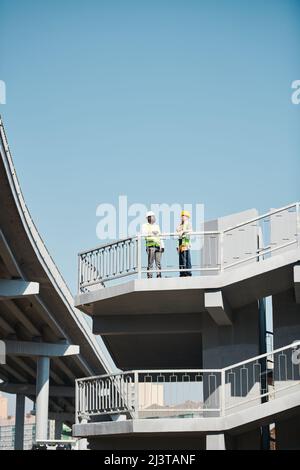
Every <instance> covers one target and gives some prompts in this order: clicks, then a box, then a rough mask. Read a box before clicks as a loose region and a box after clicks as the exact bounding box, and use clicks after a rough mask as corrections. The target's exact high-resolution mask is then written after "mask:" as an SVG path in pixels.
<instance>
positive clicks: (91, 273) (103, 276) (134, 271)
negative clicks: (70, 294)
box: [78, 203, 300, 292]
mask: <svg viewBox="0 0 300 470" xmlns="http://www.w3.org/2000/svg"><path fill="white" fill-rule="evenodd" d="M299 207H300V205H299V203H293V204H289V205H286V206H284V207H281V208H279V209H274V210H271V211H269V212H267V213H265V214H263V215H260V216H256V217H252V218H250V219H248V220H246V221H244V222H241V223H238V224H236V225H234V226H231V227H227V228H225V229H222V230H207V231H205V230H202V231H191V232H189V235H190V237H191V238H193V237H194V238H195V237H200V238H198V243H199V255H200V260H201V261H200V264H199V263H198V265H197V264H194V263H193V265H192V267H191V268H189V269H187V268H178V267H177V263H176V262H175V259H174V252H173V255H172V253H171V255H170V254H169V253H170V252H169V250H168V249H165V252H166V253H167V255H168V256H171V257H172V256H173V262H172V266H170V265H165V266H163V267H162V268H160V269H153V270H150V269H148V268H147V270H146V269H145V267H144V266H143V265H142V263H143V264H145V263H146V259H145V260H144V261H142V259H144V256H145V254H142V253H143V252H142V250H141V247H142V243H141V241H142V240H143V239H146V238H147V235H146V234H143V233H139V234H137V235H134V236H132V237H126V238H122V239H120V240H115V241H112V242H109V243H104V244H101V245H98V246H97V247H95V248H93V249H92V250H85V251H82V252H80V253H79V255H78V257H79V276H78V280H79V284H78V290H79V292H80V291H82V289H83V288H85V287H88V286H92V285H95V284H99V283H100V282H103V283H104V282H110V281H113V280H116V279H120V278H123V277H125V276H131V275H137V276H138V278H141V277H142V275H143V274H145V273H148V275H149V277H151V276H152V273H154V272H156V273H158V272H160V273H175V272H180V271H184V272H187V271H190V272H195V273H199V274H200V275H201V274H205V271H210V272H211V274H214V273H218V272H220V273H221V272H223V271H224V270H227V269H230V268H233V267H236V266H239V265H241V264H243V265H244V264H245V263H250V262H252V261H253V260H254V261H263V260H264V259H266V257H271V256H275V255H274V253H275V252H277V251H279V250H281V249H287V248H289V249H292V245H295V244H297V246H298V247H300V208H299ZM292 208H294V209H295V211H293V216H294V218H293V219H291V221H290V222H289V223H288V224H287V228H286V238H285V239H282V236H281V235H279V232H278V240H277V239H276V238H275V239H274V236H273V237H272V239H271V242H272V240H273V243H271V244H270V242H269V241H268V238H269V237H270V236H271V234H273V232H271V230H272V226H269V225H268V228H267V230H268V232H266V231H265V228H264V226H262V225H261V223H260V224H257V225H256V232H255V233H256V235H257V236H255V233H253V234H251V235H250V234H249V233H248V231H247V230H243V232H244V231H245V232H246V237H245V238H244V235H243V234H241V235H240V234H239V229H241V228H242V227H247V226H249V225H250V224H253V223H255V222H258V221H264V220H266V218H271V217H272V216H274V215H275V216H276V214H280V213H283V212H284V211H289V212H291V211H290V209H292ZM267 221H268V222H270V220H267ZM283 222H284V223H285V219H283ZM291 223H292V224H295V228H294V225H291ZM274 233H275V237H276V226H275V231H274ZM229 234H230V235H234V237H233V238H234V240H233V245H232V242H231V239H230V237H229V238H228V235H229ZM226 235H227V236H226ZM225 236H226V237H225ZM159 237H160V239H161V240H167V239H170V238H171V239H172V238H173V239H178V238H179V234H178V233H177V232H162V233H161V234H159ZM249 237H250V238H249ZM264 238H265V242H266V243H268V246H264ZM227 240H228V241H227ZM285 240H289V241H288V242H285ZM235 242H236V243H235ZM274 242H275V243H274ZM243 243H244V245H243ZM273 245H275V246H273ZM194 246H196V245H194ZM195 250H198V249H197V248H195ZM247 255H250V256H247ZM165 256H166V255H164V259H165ZM236 260H238V261H236ZM103 286H104V287H105V284H104V285H103Z"/></svg>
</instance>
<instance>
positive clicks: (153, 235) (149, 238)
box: [142, 211, 164, 278]
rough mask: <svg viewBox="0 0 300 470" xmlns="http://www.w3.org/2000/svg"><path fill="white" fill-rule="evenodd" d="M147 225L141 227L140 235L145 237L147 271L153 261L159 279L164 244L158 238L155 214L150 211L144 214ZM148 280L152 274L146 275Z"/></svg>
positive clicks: (159, 232)
mask: <svg viewBox="0 0 300 470" xmlns="http://www.w3.org/2000/svg"><path fill="white" fill-rule="evenodd" d="M146 219H147V223H146V224H143V226H142V235H143V236H144V237H145V243H146V251H147V254H148V266H147V270H148V271H151V270H152V269H153V265H154V261H155V265H156V268H157V269H158V272H157V277H161V271H160V270H161V255H162V253H163V252H164V242H163V240H161V238H160V234H161V231H160V228H159V225H158V224H156V223H155V222H156V219H155V214H154V212H152V211H149V212H147V214H146ZM147 277H148V278H152V272H148V273H147Z"/></svg>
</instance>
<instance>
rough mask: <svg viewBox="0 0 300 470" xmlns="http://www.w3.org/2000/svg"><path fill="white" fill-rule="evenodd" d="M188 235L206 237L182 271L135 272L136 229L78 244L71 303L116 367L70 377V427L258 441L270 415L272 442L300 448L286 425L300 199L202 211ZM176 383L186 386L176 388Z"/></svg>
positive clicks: (189, 439) (167, 444) (294, 379)
mask: <svg viewBox="0 0 300 470" xmlns="http://www.w3.org/2000/svg"><path fill="white" fill-rule="evenodd" d="M194 235H195V236H196V235H197V236H201V237H202V240H203V243H202V245H201V247H200V257H198V258H197V256H196V255H197V254H195V255H194V258H195V259H196V258H197V259H199V258H200V264H198V265H195V266H193V271H194V275H193V277H190V278H179V277H174V271H175V272H176V266H174V267H172V268H171V269H170V268H169V267H168V268H162V274H163V275H164V274H166V275H167V276H169V277H163V278H162V279H146V278H144V277H145V272H146V269H145V266H143V263H144V260H143V254H142V246H143V240H142V238H141V237H139V236H137V237H132V238H130V239H127V240H125V241H124V240H123V241H117V242H115V243H112V244H109V245H107V246H105V245H102V246H101V247H97V248H95V249H94V250H91V251H90V252H83V253H81V254H80V255H79V261H80V266H79V276H80V277H79V289H78V294H77V296H76V297H75V305H76V306H77V307H78V308H80V309H81V310H82V311H84V312H85V313H87V314H88V315H90V316H91V318H92V320H93V331H94V333H95V334H99V335H101V336H102V338H103V340H104V342H105V344H106V346H107V348H108V350H109V351H110V353H111V355H112V357H113V359H114V360H115V363H116V365H117V366H118V367H119V368H120V369H122V370H123V372H122V373H121V374H119V375H114V376H111V375H108V376H105V377H101V376H100V377H95V378H91V379H88V378H87V379H82V380H78V381H77V424H76V425H75V426H74V427H73V433H74V436H83V437H86V438H88V441H89V446H90V448H107V449H113V448H115V449H116V448H120V449H126V448H127V449H129V448H147V449H153V448H157V449H179V448H181V449H182V448H189V449H195V448H207V449H213V448H217V449H224V448H227V449H247V448H249V449H259V448H266V447H268V448H269V446H270V444H269V442H268V439H266V437H267V438H268V436H267V433H268V432H269V428H270V426H271V425H273V423H275V424H276V426H275V431H274V430H273V431H272V432H273V434H274V433H275V432H276V444H272V445H273V446H274V445H276V448H300V441H299V439H298V437H297V435H295V434H293V435H292V433H291V432H289V430H291V429H292V428H293V426H295V422H296V421H297V419H298V414H299V410H300V399H299V386H300V377H299V370H298V369H299V367H298V365H297V363H296V362H293V358H294V357H296V356H295V354H296V353H297V351H296V349H297V348H299V344H300V343H298V344H296V345H294V346H293V344H291V343H293V342H294V341H297V340H299V339H300V316H299V314H300V310H299V298H300V295H299V282H300V273H299V268H300V210H299V203H295V204H291V205H289V206H286V207H284V208H280V209H276V210H272V211H270V212H269V213H267V214H265V215H262V216H259V215H258V214H257V211H255V210H253V209H252V210H250V211H245V212H244V213H239V214H233V215H231V216H227V217H224V218H220V219H218V220H215V221H208V222H206V223H205V224H204V231H203V232H201V233H200V234H194ZM168 236H169V235H168ZM171 237H172V236H171ZM166 238H167V235H166ZM164 256H165V257H166V256H168V253H165V254H164ZM192 256H193V255H192ZM120 260H121V261H120ZM165 263H166V264H168V259H167V260H165ZM177 272H178V268H177ZM267 297H272V303H273V322H274V348H275V349H276V350H274V351H273V352H272V353H270V351H268V353H266V326H265V325H266V322H265V307H264V306H265V298H267ZM269 314H271V312H269ZM295 348H296V349H295ZM299 358H300V354H299ZM283 364H284V367H283ZM145 382H147V385H146V387H148V388H147V397H148V398H147V407H146V408H145V407H144V408H143V406H142V405H141V401H142V403H143V400H141V397H140V394H141V385H142V384H144V385H145ZM184 382H188V384H189V387H190V389H192V391H190V392H189V394H187V393H186V394H185V396H184V398H182V397H183V391H184V387H185V384H184ZM174 383H175V384H174ZM149 384H150V385H149ZM161 384H163V387H164V389H163V393H161V392H160V401H159V402H158V398H157V391H156V389H157V387H158V386H159V387H161V386H162V385H161ZM199 384H200V385H199ZM149 387H150V390H149ZM87 390H89V391H90V393H91V394H92V395H91V396H92V398H91V399H90V398H89V397H88V395H87ZM174 393H177V398H176V399H175V400H174ZM180 396H181V398H180ZM104 397H107V401H105V399H104ZM91 400H94V401H93V402H91ZM93 403H94V405H93ZM121 418H122V419H121ZM151 418H155V419H151ZM157 418H159V419H157ZM179 418H180V419H179ZM109 420H112V422H109ZM287 435H288V436H289V438H288V443H287V441H286V436H287ZM284 436H285V437H284Z"/></svg>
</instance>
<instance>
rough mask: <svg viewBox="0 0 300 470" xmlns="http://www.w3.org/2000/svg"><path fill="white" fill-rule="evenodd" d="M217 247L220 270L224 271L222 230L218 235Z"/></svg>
mask: <svg viewBox="0 0 300 470" xmlns="http://www.w3.org/2000/svg"><path fill="white" fill-rule="evenodd" d="M219 248H220V271H224V232H223V230H222V231H221V232H220V235H219Z"/></svg>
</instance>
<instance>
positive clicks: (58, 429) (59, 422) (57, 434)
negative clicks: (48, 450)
mask: <svg viewBox="0 0 300 470" xmlns="http://www.w3.org/2000/svg"><path fill="white" fill-rule="evenodd" d="M62 427H63V421H62V420H61V419H56V420H55V435H54V439H55V440H56V441H58V440H60V439H61V433H62Z"/></svg>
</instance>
